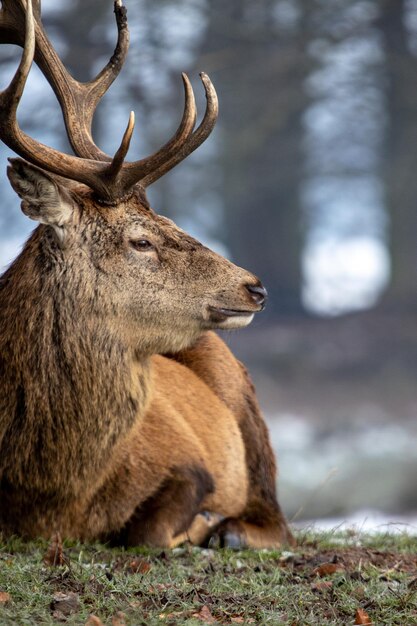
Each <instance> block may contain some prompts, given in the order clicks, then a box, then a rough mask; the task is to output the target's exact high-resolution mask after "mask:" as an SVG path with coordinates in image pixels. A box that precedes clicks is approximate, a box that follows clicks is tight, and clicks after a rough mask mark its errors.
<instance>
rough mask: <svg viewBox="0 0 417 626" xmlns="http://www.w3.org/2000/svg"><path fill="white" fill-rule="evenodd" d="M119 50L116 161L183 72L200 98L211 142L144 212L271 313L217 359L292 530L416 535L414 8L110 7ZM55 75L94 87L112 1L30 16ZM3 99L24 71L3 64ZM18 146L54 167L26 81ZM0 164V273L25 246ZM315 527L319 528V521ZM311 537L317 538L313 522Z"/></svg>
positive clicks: (388, 4) (158, 134)
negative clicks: (118, 22)
mask: <svg viewBox="0 0 417 626" xmlns="http://www.w3.org/2000/svg"><path fill="white" fill-rule="evenodd" d="M125 3H126V5H127V8H128V15H129V23H130V31H131V48H130V53H129V56H128V61H127V64H126V66H125V68H124V70H123V71H122V73H121V75H120V77H119V79H118V80H117V81H116V83H115V84H114V85H113V87H112V88H111V89H110V91H109V93H108V95H107V96H106V97H105V98H104V100H103V102H102V104H101V105H100V106H99V109H98V111H97V114H96V116H95V120H94V137H95V140H96V143H97V144H98V145H100V147H102V148H103V149H104V150H105V151H106V152H108V153H111V154H113V153H114V151H115V150H116V148H117V146H118V143H119V141H120V138H121V135H122V133H123V131H124V128H125V125H126V122H127V119H128V115H129V111H130V110H131V109H134V110H135V112H136V116H137V126H136V131H135V135H134V139H133V142H132V148H131V151H130V157H131V158H132V159H133V158H140V157H142V156H146V155H147V154H149V153H151V152H152V151H154V150H155V149H156V148H158V147H159V146H161V145H162V144H163V143H164V142H165V141H166V139H167V138H168V137H170V136H171V134H172V132H173V131H174V129H175V128H176V127H177V124H178V121H179V119H180V116H181V111H182V86H181V79H180V72H181V71H186V72H188V74H189V76H190V77H191V79H192V82H193V84H194V87H195V91H196V95H197V97H198V98H197V104H198V106H199V110H200V114H201V113H202V112H203V111H204V96H203V89H202V87H201V85H200V84H199V81H198V72H199V71H201V70H204V71H205V72H207V73H208V74H209V75H210V77H211V78H212V80H213V82H214V84H215V86H216V89H217V91H218V94H219V100H220V116H219V122H218V124H217V127H216V130H215V131H214V133H213V134H212V135H211V137H210V139H209V140H208V141H207V142H206V143H205V144H204V145H203V146H202V147H201V148H200V149H199V150H198V152H196V153H195V154H193V155H192V156H191V157H189V158H188V159H187V160H186V161H185V162H184V163H183V164H181V165H180V166H178V167H177V168H175V170H174V171H173V172H171V173H170V174H168V175H166V176H165V177H164V178H163V179H162V180H161V181H159V182H158V183H157V184H156V185H155V187H154V188H151V190H150V194H149V196H150V200H151V203H152V205H153V207H154V208H155V209H156V210H157V211H158V212H160V213H163V214H164V215H167V216H169V217H171V218H173V219H174V220H175V221H176V222H177V223H178V224H179V225H180V226H181V227H182V228H184V229H186V230H188V231H189V232H190V233H192V234H193V235H194V236H196V237H198V238H199V239H201V240H202V241H203V242H204V243H206V244H207V245H209V246H211V247H213V248H214V249H216V250H217V251H219V252H221V253H222V254H225V255H226V256H228V257H229V258H230V259H232V260H233V261H234V262H235V263H237V264H239V265H242V266H244V267H246V268H247V269H250V270H252V271H253V272H255V273H256V274H258V275H259V276H260V277H261V278H262V280H263V282H264V283H265V285H266V286H267V288H268V291H269V294H270V298H269V306H268V307H267V310H266V311H265V313H264V314H262V315H261V316H258V317H257V318H256V319H255V321H254V322H253V324H252V325H251V327H249V328H248V329H246V330H243V331H240V332H238V333H235V334H227V335H226V336H225V339H226V340H227V341H228V343H229V344H230V345H231V347H232V348H233V350H234V351H235V352H236V353H237V355H238V356H239V357H240V358H241V359H243V360H244V361H245V363H246V364H247V365H248V366H249V368H250V371H251V373H252V377H253V379H254V381H255V384H256V385H257V388H258V393H259V396H260V401H261V405H262V407H263V410H264V412H265V414H266V416H267V420H268V424H269V427H270V431H271V436H272V440H273V444H274V447H275V450H276V452H277V454H278V459H279V467H280V475H281V476H280V483H279V493H280V499H281V502H282V504H283V507H284V509H285V511H286V513H287V515H288V516H289V518H290V519H293V520H295V521H297V522H300V521H302V520H306V519H310V520H311V519H314V520H324V519H325V518H327V519H331V520H332V523H334V520H335V519H337V520H355V521H356V522H357V523H359V524H365V523H366V520H370V519H376V520H378V523H383V522H384V521H385V520H391V519H397V518H398V519H399V518H401V519H403V520H406V521H407V520H408V521H409V522H410V523H412V524H416V527H417V522H416V521H415V520H416V519H417V515H415V517H413V515H414V514H415V512H417V490H416V479H417V419H416V418H417V388H416V372H417V315H416V308H417V243H416V238H417V0H332V2H328V0H257V1H256V2H253V0H228V1H227V2H224V0H135V1H133V0H125ZM42 9H43V16H44V23H45V25H46V28H47V31H48V33H49V35H50V37H51V39H52V41H53V42H54V45H55V46H56V48H57V49H58V51H59V53H60V55H61V58H62V59H63V60H64V62H65V63H66V65H67V67H68V68H69V69H70V70H71V71H72V72H73V74H74V75H75V76H76V77H77V78H79V79H80V80H89V79H90V78H92V77H93V75H95V73H96V72H97V71H98V70H99V69H101V67H102V66H103V65H104V64H105V63H106V62H107V59H108V58H109V56H110V55H111V53H112V50H113V46H114V43H115V39H116V35H115V30H116V29H115V25H114V18H113V16H112V10H113V6H112V2H111V1H110V0H106V1H105V2H104V1H103V0H89V1H88V2H85V0H61V1H60V2H59V3H57V2H55V1H54V0H43V1H42ZM2 48H3V50H1V59H0V71H1V83H2V88H3V87H4V86H5V85H6V84H7V82H8V80H9V79H10V77H11V76H12V74H13V72H14V71H15V68H16V66H17V62H18V59H19V55H20V51H19V50H18V49H16V48H15V47H13V46H3V47H2ZM19 119H20V123H21V125H22V127H23V128H24V129H25V130H26V131H27V132H28V133H29V134H31V135H33V136H34V137H36V138H37V139H39V140H41V141H43V142H44V143H47V144H49V145H52V146H54V147H56V148H59V149H61V150H67V151H68V150H69V148H68V145H67V142H66V138H65V136H64V126H63V123H62V118H61V115H60V112H59V108H58V106H57V104H56V102H55V99H54V96H53V94H52V91H51V90H50V88H49V87H48V85H47V83H46V82H45V81H44V79H43V78H42V76H41V74H40V73H39V72H38V71H37V70H36V69H34V70H33V71H32V73H31V76H30V79H29V82H28V85H27V87H26V92H25V95H24V97H23V101H22V104H21V106H20V109H19ZM10 155H11V153H10V151H9V150H8V149H7V148H5V146H3V145H1V146H0V170H1V172H2V176H1V178H0V193H1V198H2V202H1V206H0V267H1V269H4V268H5V267H6V266H7V264H8V263H9V262H10V261H12V260H13V258H14V257H15V256H16V255H17V254H18V253H19V250H20V249H21V246H22V243H23V242H24V241H25V239H26V238H27V236H28V234H29V233H30V231H31V230H32V229H33V227H34V223H33V222H30V220H28V219H27V218H25V217H24V216H23V215H22V214H21V212H20V210H19V201H18V199H17V197H16V196H15V195H14V194H13V192H12V190H11V188H10V187H9V184H8V181H7V178H6V175H5V169H6V159H7V156H10ZM317 523H321V522H320V521H318V522H317ZM323 523H324V522H323Z"/></svg>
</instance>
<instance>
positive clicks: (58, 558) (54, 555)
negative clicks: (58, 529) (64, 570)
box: [43, 533, 65, 567]
mask: <svg viewBox="0 0 417 626" xmlns="http://www.w3.org/2000/svg"><path fill="white" fill-rule="evenodd" d="M43 562H44V563H45V565H48V566H49V567H59V566H61V565H64V564H65V556H64V549H63V547H62V538H61V535H60V533H55V534H54V535H53V536H52V538H51V543H50V544H49V546H48V549H47V551H46V554H45V556H44V557H43Z"/></svg>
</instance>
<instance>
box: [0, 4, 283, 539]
mask: <svg viewBox="0 0 417 626" xmlns="http://www.w3.org/2000/svg"><path fill="white" fill-rule="evenodd" d="M114 13H115V17H116V25H117V29H118V37H117V43H116V47H115V50H114V53H113V55H112V57H111V58H110V60H109V62H108V63H107V65H106V66H105V67H104V68H103V69H102V71H101V72H100V73H99V74H98V75H97V76H96V77H95V78H94V79H93V80H91V81H89V82H87V83H81V82H78V81H77V80H76V79H74V78H73V76H72V75H71V74H70V73H69V72H68V71H67V70H66V68H65V67H64V65H63V63H62V61H61V60H60V59H59V57H58V55H57V53H56V51H55V49H54V48H53V46H52V44H51V42H50V40H49V39H48V36H47V34H46V32H45V29H44V27H43V25H42V20H41V12H40V0H2V8H1V11H0V38H1V41H3V42H4V43H13V44H16V45H18V46H20V47H21V48H22V55H21V59H20V63H19V66H18V68H17V70H16V73H15V75H14V77H13V78H12V80H11V82H10V83H9V85H8V86H7V87H6V88H5V89H4V90H3V91H2V92H1V93H0V138H1V140H2V141H3V142H4V143H5V144H6V146H8V148H10V149H11V150H12V151H14V152H15V153H16V154H17V155H18V156H17V157H13V158H10V159H9V161H10V165H9V166H8V171H7V173H8V178H9V181H10V183H11V185H12V187H13V189H14V191H15V192H16V193H17V195H18V196H19V198H20V199H21V209H22V211H23V213H24V214H25V215H27V216H28V217H29V218H30V219H32V220H35V221H36V222H38V225H37V227H36V228H35V230H34V231H33V233H32V235H31V236H30V237H29V239H28V241H27V242H26V244H25V246H24V247H23V250H22V252H21V254H20V255H19V256H18V257H17V258H16V260H15V261H14V262H13V263H12V264H11V265H10V266H9V267H8V269H6V271H5V273H4V274H3V275H2V277H1V278H0V532H1V533H2V534H3V536H9V535H11V534H15V535H19V536H21V537H23V538H34V537H45V538H48V537H50V536H51V535H52V534H54V533H55V532H57V531H59V532H60V533H61V534H62V535H63V536H65V537H71V538H76V539H79V540H81V541H96V540H99V541H101V540H104V541H115V542H118V543H121V544H124V545H142V544H143V545H149V546H157V547H158V546H159V547H168V548H170V547H174V546H177V545H179V544H181V543H183V542H185V541H190V542H191V543H192V544H195V545H211V546H214V547H217V546H218V547H233V548H239V547H252V548H265V547H268V548H271V547H278V546H281V545H283V544H292V543H293V542H294V539H293V535H292V533H291V530H290V528H289V525H288V523H287V521H286V519H285V517H284V515H283V513H282V510H281V508H280V506H279V503H278V500H277V494H276V473H277V470H276V462H275V457H274V453H273V451H272V447H271V443H270V439H269V434H268V430H267V427H266V424H265V421H264V418H263V416H262V414H261V411H260V408H259V404H258V401H257V398H256V392H255V389H254V386H253V384H252V382H251V379H250V377H249V374H248V373H247V371H246V369H245V367H244V366H243V365H242V364H241V363H240V362H239V361H238V360H237V359H236V358H235V357H234V356H233V354H232V353H231V351H230V350H229V348H228V347H227V345H226V344H225V343H224V341H223V340H222V339H221V338H220V336H219V335H218V334H217V333H216V330H224V329H238V328H243V327H245V326H247V325H248V324H249V323H250V322H251V320H252V318H253V317H254V315H255V313H257V312H259V311H261V310H262V309H263V308H264V305H265V301H266V297H267V293H266V290H265V288H264V287H263V285H262V283H261V282H260V280H259V279H258V278H257V277H256V276H254V275H253V274H252V273H250V272H249V271H246V270H245V269H242V268H240V267H238V266H236V265H234V264H233V263H232V262H231V261H229V260H227V259H226V258H224V257H222V256H220V255H218V254H216V253H215V252H213V251H211V250H210V249H208V248H207V247H205V246H204V245H202V244H201V243H200V242H198V241H197V240H196V239H194V238H193V237H191V236H190V235H188V234H187V233H185V232H184V231H183V230H181V229H180V228H179V227H178V226H176V225H175V224H174V222H172V221H171V220H169V219H167V218H165V217H164V216H162V215H159V214H158V213H156V212H155V211H154V210H153V209H152V208H151V207H150V205H149V202H148V200H147V197H146V189H147V187H148V186H149V185H150V184H152V183H154V182H156V181H157V180H158V179H159V178H160V177H161V176H163V175H164V174H165V173H166V172H168V171H169V170H171V169H172V168H173V167H174V166H176V165H177V164H178V163H180V162H181V161H182V160H184V159H185V158H186V157H187V156H188V155H189V154H191V153H192V152H193V151H194V150H196V149H197V148H198V147H199V146H200V145H201V144H202V143H203V142H204V141H205V140H206V138H207V137H208V136H209V135H210V133H211V131H212V129H213V127H214V124H215V122H216V119H217V114H218V100H217V95H216V91H215V89H214V87H213V85H212V83H211V81H210V79H209V77H208V76H207V75H206V74H204V73H202V74H201V75H200V76H201V81H202V84H203V87H204V90H205V96H206V110H205V113H204V116H203V119H202V121H201V122H200V124H199V125H198V126H197V127H196V105H195V98H194V92H193V88H192V86H191V83H190V80H189V79H188V77H187V75H186V74H183V75H182V80H183V87H184V110H183V114H182V119H181V121H180V124H179V126H178V129H177V130H176V132H175V134H174V135H173V136H172V138H171V139H170V140H169V141H168V142H167V143H166V144H165V145H164V146H163V147H162V148H160V149H158V150H157V151H156V152H155V153H154V154H152V155H151V156H148V157H146V158H143V159H140V160H137V161H132V162H130V161H127V160H126V157H127V152H128V149H129V145H130V140H131V137H132V133H133V129H134V123H135V120H134V114H133V113H131V114H130V117H129V121H128V124H127V127H126V130H125V132H124V135H123V137H122V140H121V143H120V146H119V147H118V149H117V151H116V152H115V154H114V156H109V155H107V154H106V153H104V152H102V151H101V149H100V148H99V147H98V146H97V145H96V144H95V142H94V140H93V137H92V130H91V128H92V119H93V115H94V112H95V109H96V107H97V105H98V103H99V101H100V99H101V98H102V96H103V95H104V93H105V92H106V91H107V89H108V88H109V87H110V85H111V84H112V83H113V81H114V80H115V78H116V77H117V76H118V74H119V72H120V69H121V67H122V66H123V63H124V61H125V58H126V55H127V50H128V44H129V31H128V25H127V13H126V8H125V7H124V6H123V4H122V1H121V0H115V2H114ZM33 62H35V63H36V64H37V65H38V67H39V68H40V70H41V72H42V73H43V75H44V77H45V78H46V80H47V81H48V83H49V85H50V86H51V88H52V89H53V91H54V92H55V94H56V97H57V100H58V102H59V105H60V108H61V110H62V114H63V118H64V122H65V126H66V132H67V135H68V139H69V142H70V144H71V147H72V150H73V152H74V154H67V153H64V152H59V151H57V150H55V149H53V148H51V147H48V146H45V145H43V144H42V143H40V142H38V141H37V140H35V139H33V138H32V137H30V136H29V135H27V134H26V133H25V132H24V131H23V130H22V129H21V128H20V126H19V124H18V121H17V115H16V111H17V108H18V105H19V101H20V99H21V96H22V94H23V91H24V88H25V83H26V80H27V77H28V75H29V72H30V69H31V66H32V63H33Z"/></svg>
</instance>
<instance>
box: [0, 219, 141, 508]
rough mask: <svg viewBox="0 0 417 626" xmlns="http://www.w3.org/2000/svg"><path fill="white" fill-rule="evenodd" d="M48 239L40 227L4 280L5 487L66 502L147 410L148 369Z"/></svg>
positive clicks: (1, 479)
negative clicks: (52, 496)
mask: <svg viewBox="0 0 417 626" xmlns="http://www.w3.org/2000/svg"><path fill="white" fill-rule="evenodd" d="M48 237H49V235H48V230H47V229H46V228H45V227H42V226H41V227H39V228H38V229H37V230H36V231H35V233H34V235H33V236H32V237H31V239H30V240H29V242H28V244H27V245H26V247H25V249H24V251H23V252H22V254H21V255H20V257H19V258H18V259H17V260H16V261H15V263H14V264H13V265H12V266H11V267H10V268H9V270H8V271H7V272H6V273H5V274H4V276H3V277H2V278H1V279H0V489H3V490H4V489H6V490H10V489H15V488H16V489H17V488H19V487H23V486H24V488H25V489H29V490H33V491H34V492H35V493H36V492H38V493H42V492H43V493H48V492H51V493H54V494H55V496H54V497H56V494H58V495H59V496H62V498H63V499H66V498H71V497H74V496H76V495H77V493H78V492H79V491H80V490H81V488H82V485H83V484H84V485H85V484H86V482H89V483H90V484H92V485H94V484H96V483H97V482H99V481H100V477H101V476H102V474H103V472H104V471H105V470H104V468H105V466H107V465H108V464H109V460H110V459H111V455H112V453H113V451H114V448H115V445H116V443H117V441H118V440H119V439H120V438H121V437H123V436H124V435H125V434H126V433H127V432H128V431H129V429H130V428H131V426H132V425H133V423H134V422H135V420H136V419H137V416H138V415H140V414H141V412H142V411H143V408H144V406H145V403H146V397H147V391H148V384H147V380H148V375H147V369H148V368H147V365H146V363H138V362H135V361H134V359H133V356H132V353H131V351H130V350H129V348H128V347H127V346H126V345H124V343H123V341H122V340H121V339H120V337H119V336H118V334H117V332H116V330H115V329H112V328H111V327H110V326H109V325H108V324H107V323H106V319H107V315H106V311H104V310H103V308H101V310H98V309H97V301H100V297H98V298H97V290H98V289H99V286H98V285H97V284H95V285H91V284H88V283H87V281H86V280H85V276H83V275H82V274H81V275H77V273H76V272H75V271H74V272H73V271H72V268H71V266H68V264H64V263H63V262H61V261H62V259H60V258H59V257H60V254H61V252H60V251H59V250H58V249H57V247H56V246H55V247H54V246H53V245H51V242H50V240H49V239H48ZM54 254H55V255H56V256H55V258H54V256H53V255H54ZM100 306H101V307H103V305H102V303H100Z"/></svg>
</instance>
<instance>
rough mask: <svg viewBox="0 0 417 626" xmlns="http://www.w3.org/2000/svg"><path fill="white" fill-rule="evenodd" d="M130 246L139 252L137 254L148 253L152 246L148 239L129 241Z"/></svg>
mask: <svg viewBox="0 0 417 626" xmlns="http://www.w3.org/2000/svg"><path fill="white" fill-rule="evenodd" d="M130 245H131V246H132V248H135V250H139V252H148V251H149V250H152V248H153V245H152V244H151V242H150V241H148V239H131V240H130Z"/></svg>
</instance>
